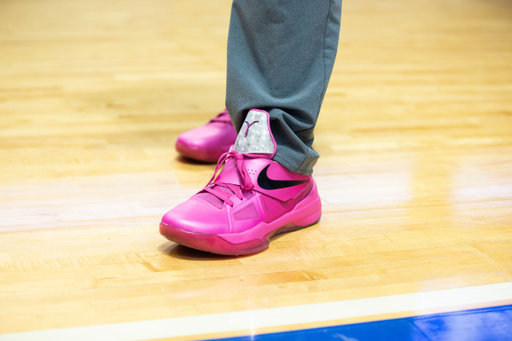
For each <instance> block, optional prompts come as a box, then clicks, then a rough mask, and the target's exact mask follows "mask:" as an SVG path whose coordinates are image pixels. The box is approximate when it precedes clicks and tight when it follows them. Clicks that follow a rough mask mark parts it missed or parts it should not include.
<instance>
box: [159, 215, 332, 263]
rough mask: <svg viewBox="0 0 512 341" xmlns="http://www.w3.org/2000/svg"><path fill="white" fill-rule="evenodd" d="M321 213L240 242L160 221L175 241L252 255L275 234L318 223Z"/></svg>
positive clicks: (208, 249)
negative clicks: (235, 242) (187, 229)
mask: <svg viewBox="0 0 512 341" xmlns="http://www.w3.org/2000/svg"><path fill="white" fill-rule="evenodd" d="M292 212H293V211H292ZM292 212H290V213H292ZM290 213H289V214H290ZM321 215H322V212H321V210H319V211H317V212H315V213H313V214H311V215H309V216H306V217H303V218H299V219H295V220H294V222H290V223H288V224H286V225H284V226H281V227H279V228H276V229H274V230H272V231H271V232H269V233H267V234H266V235H265V236H264V237H263V238H262V239H259V238H255V239H253V240H249V241H247V242H243V243H239V244H233V243H230V242H229V241H227V240H226V239H224V238H222V237H221V236H220V235H216V234H204V233H197V232H190V231H185V230H181V229H178V228H176V227H173V226H170V225H167V224H165V223H163V222H161V223H160V234H161V235H163V236H164V237H166V238H167V239H169V240H171V241H173V242H176V243H178V244H181V245H184V246H188V247H190V248H193V249H197V250H201V251H206V252H211V253H215V254H220V255H229V256H239V255H250V254H253V253H257V252H260V251H263V250H265V249H267V248H268V246H269V244H270V240H271V239H272V238H273V237H274V236H277V235H279V234H283V233H287V232H292V231H296V230H300V229H303V228H306V227H309V226H311V225H314V224H316V223H317V222H318V221H319V220H320V216H321Z"/></svg>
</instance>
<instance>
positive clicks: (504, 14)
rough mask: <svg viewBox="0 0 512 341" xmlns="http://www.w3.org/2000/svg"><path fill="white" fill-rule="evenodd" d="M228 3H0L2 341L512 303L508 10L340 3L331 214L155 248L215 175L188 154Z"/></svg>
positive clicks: (319, 171)
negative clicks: (265, 238)
mask: <svg viewBox="0 0 512 341" xmlns="http://www.w3.org/2000/svg"><path fill="white" fill-rule="evenodd" d="M230 6H231V4H230V1H229V0H216V1H209V0H179V1H178V0H172V1H167V0H145V1H142V0H125V1H114V0H108V1H105V0H75V1H64V0H37V1H35V0H32V1H30V0H27V1H16V0H2V1H0V340H2V341H3V340H31V339H34V340H35V339H37V340H42V339H48V340H58V339H67V340H70V339H73V340H81V339H83V340H101V339H105V340H142V339H173V340H174V339H180V340H189V339H206V338H219V337H230V336H237V335H251V336H254V335H256V334H261V333H268V332H280V331H286V330H295V329H301V328H313V327H319V326H331V325H343V324H350V323H356V322H365V321H375V320H384V319H392V318H398V317H408V316H418V315H422V314H428V313H442V312H449V311H459V310H465V309H473V308H484V307H495V306H504V305H509V304H511V303H512V289H511V288H512V283H511V281H512V3H511V2H510V1H508V0H488V1H480V0H386V1H372V0H357V1H345V3H344V4H343V6H344V8H343V19H342V31H341V37H340V48H339V53H338V58H337V62H336V66H335V70H334V72H333V75H332V78H331V83H330V87H329V90H328V93H327V95H326V97H325V102H324V106H323V108H322V112H321V116H320V119H319V122H318V126H317V129H316V139H315V145H314V147H315V149H316V150H317V151H318V152H319V153H320V154H321V159H320V161H319V163H318V164H317V166H316V168H315V179H316V181H317V183H318V185H319V191H320V195H321V197H322V202H323V216H322V219H321V221H320V222H319V223H318V224H316V225H314V226H312V227H310V228H308V229H304V230H301V231H297V232H294V233H291V234H287V235H282V236H280V237H278V238H275V239H274V240H273V242H272V243H271V246H270V248H269V249H268V250H266V251H264V252H262V253H259V254H256V255H252V256H247V257H224V256H216V255H212V254H207V253H203V252H199V251H195V250H191V249H188V248H186V247H182V246H179V245H177V244H175V243H173V242H170V241H167V240H166V239H165V238H163V237H162V236H160V235H159V233H158V223H159V219H160V218H161V216H162V215H163V214H164V213H165V212H166V211H167V210H169V209H171V208H172V207H174V206H175V205H177V204H178V203H180V202H182V201H184V200H186V199H187V198H188V197H190V196H191V195H192V194H194V193H195V192H197V191H198V190H199V189H201V188H202V186H204V185H205V184H206V182H207V181H208V179H209V178H210V176H211V174H212V172H213V170H214V165H208V164H201V163H196V162H192V161H190V160H185V159H182V158H180V157H179V156H178V155H177V153H176V152H175V150H174V142H175V140H176V138H177V136H178V135H179V134H180V133H181V132H183V131H186V130H188V129H192V128H194V127H197V126H199V125H202V124H204V123H206V122H207V121H208V119H209V118H210V117H212V116H213V115H215V114H216V113H217V112H218V111H220V110H222V108H223V106H224V95H225V51H226V38H227V29H228V21H229V12H230ZM329 307H330V308H329ZM329 311H330V312H331V313H332V314H330V313H329V314H328V313H327V312H329ZM324 313H325V314H324ZM511 325H512V324H511ZM510 330H512V327H511V328H510ZM455 332H456V331H455ZM345 339H347V340H348V338H345ZM345 339H344V340H345ZM377 339H378V338H375V340H377ZM454 339H457V338H454ZM351 340H352V339H351Z"/></svg>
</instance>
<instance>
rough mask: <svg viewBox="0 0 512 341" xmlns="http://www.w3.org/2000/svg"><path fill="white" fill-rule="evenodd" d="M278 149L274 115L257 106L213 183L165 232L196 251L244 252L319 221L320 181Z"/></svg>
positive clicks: (173, 214) (181, 208) (179, 209)
mask: <svg viewBox="0 0 512 341" xmlns="http://www.w3.org/2000/svg"><path fill="white" fill-rule="evenodd" d="M275 151H276V144H275V141H274V138H273V136H272V133H271V131H270V124H269V116H268V113H267V112H265V111H262V110H256V109H252V110H251V111H249V113H248V114H247V118H246V120H245V122H244V124H243V126H242V129H241V130H240V133H239V135H238V138H237V139H236V143H235V146H234V148H233V149H231V150H230V151H228V152H227V153H225V154H223V155H222V157H221V158H220V159H219V161H218V163H217V168H216V169H215V172H214V174H213V177H212V179H211V180H210V182H209V183H208V184H207V185H206V187H205V188H204V189H203V190H201V191H200V192H198V193H197V194H195V195H194V196H192V198H190V199H189V200H187V201H185V202H184V203H182V204H180V205H178V206H176V207H175V208H173V209H172V210H170V211H169V212H167V213H166V214H165V215H164V216H163V218H162V222H161V223H160V233H161V234H162V235H163V236H165V237H167V238H168V239H170V240H172V241H175V242H177V243H179V244H182V245H185V246H188V247H191V248H194V249H198V250H202V251H207V252H212V253H218V254H223V255H244V254H251V253H255V252H259V251H262V250H264V249H266V248H267V247H268V245H269V241H270V239H271V238H272V237H273V236H275V235H277V234H280V233H284V232H290V231H294V230H298V229H300V228H303V227H307V226H310V225H312V224H314V223H316V222H317V221H318V220H319V219H320V216H321V211H322V210H321V208H322V207H321V202H320V197H319V196H318V191H317V188H316V184H315V181H314V180H313V178H312V177H311V176H306V175H301V174H296V173H292V172H290V171H289V170H288V169H286V168H285V167H283V166H281V165H280V164H279V163H277V162H275V161H272V157H273V156H274V155H275ZM222 165H224V168H223V169H222V171H221V172H220V174H219V175H218V176H217V178H215V175H216V174H217V172H218V171H219V169H220V167H221V166H222Z"/></svg>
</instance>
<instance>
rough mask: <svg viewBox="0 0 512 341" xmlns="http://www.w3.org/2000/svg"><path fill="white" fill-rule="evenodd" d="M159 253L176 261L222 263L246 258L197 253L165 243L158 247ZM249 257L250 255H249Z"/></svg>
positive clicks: (181, 246)
mask: <svg viewBox="0 0 512 341" xmlns="http://www.w3.org/2000/svg"><path fill="white" fill-rule="evenodd" d="M158 251H160V253H162V254H164V255H166V256H169V257H172V258H177V259H186V260H193V261H222V260H228V259H235V258H241V257H248V256H224V255H217V254H214V253H209V252H204V251H199V250H195V249H191V248H189V247H186V246H183V245H179V244H177V243H174V242H165V243H163V244H161V245H160V246H159V247H158ZM249 256H251V255H249Z"/></svg>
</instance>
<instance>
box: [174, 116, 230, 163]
mask: <svg viewBox="0 0 512 341" xmlns="http://www.w3.org/2000/svg"><path fill="white" fill-rule="evenodd" d="M235 140H236V132H235V128H233V124H232V123H231V119H230V118H229V114H228V111H227V110H225V109H224V111H222V112H220V113H219V114H218V115H217V116H216V117H214V118H212V119H211V120H210V122H208V123H207V124H205V125H204V126H202V127H199V128H195V129H192V130H189V131H187V132H184V133H183V134H181V135H180V136H179V137H178V140H177V141H176V150H177V151H178V152H179V153H180V154H182V155H183V156H186V157H189V158H191V159H195V160H199V161H204V162H217V160H218V159H219V157H220V156H221V155H222V154H223V153H225V152H227V151H228V150H229V147H231V145H233V143H235Z"/></svg>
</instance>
